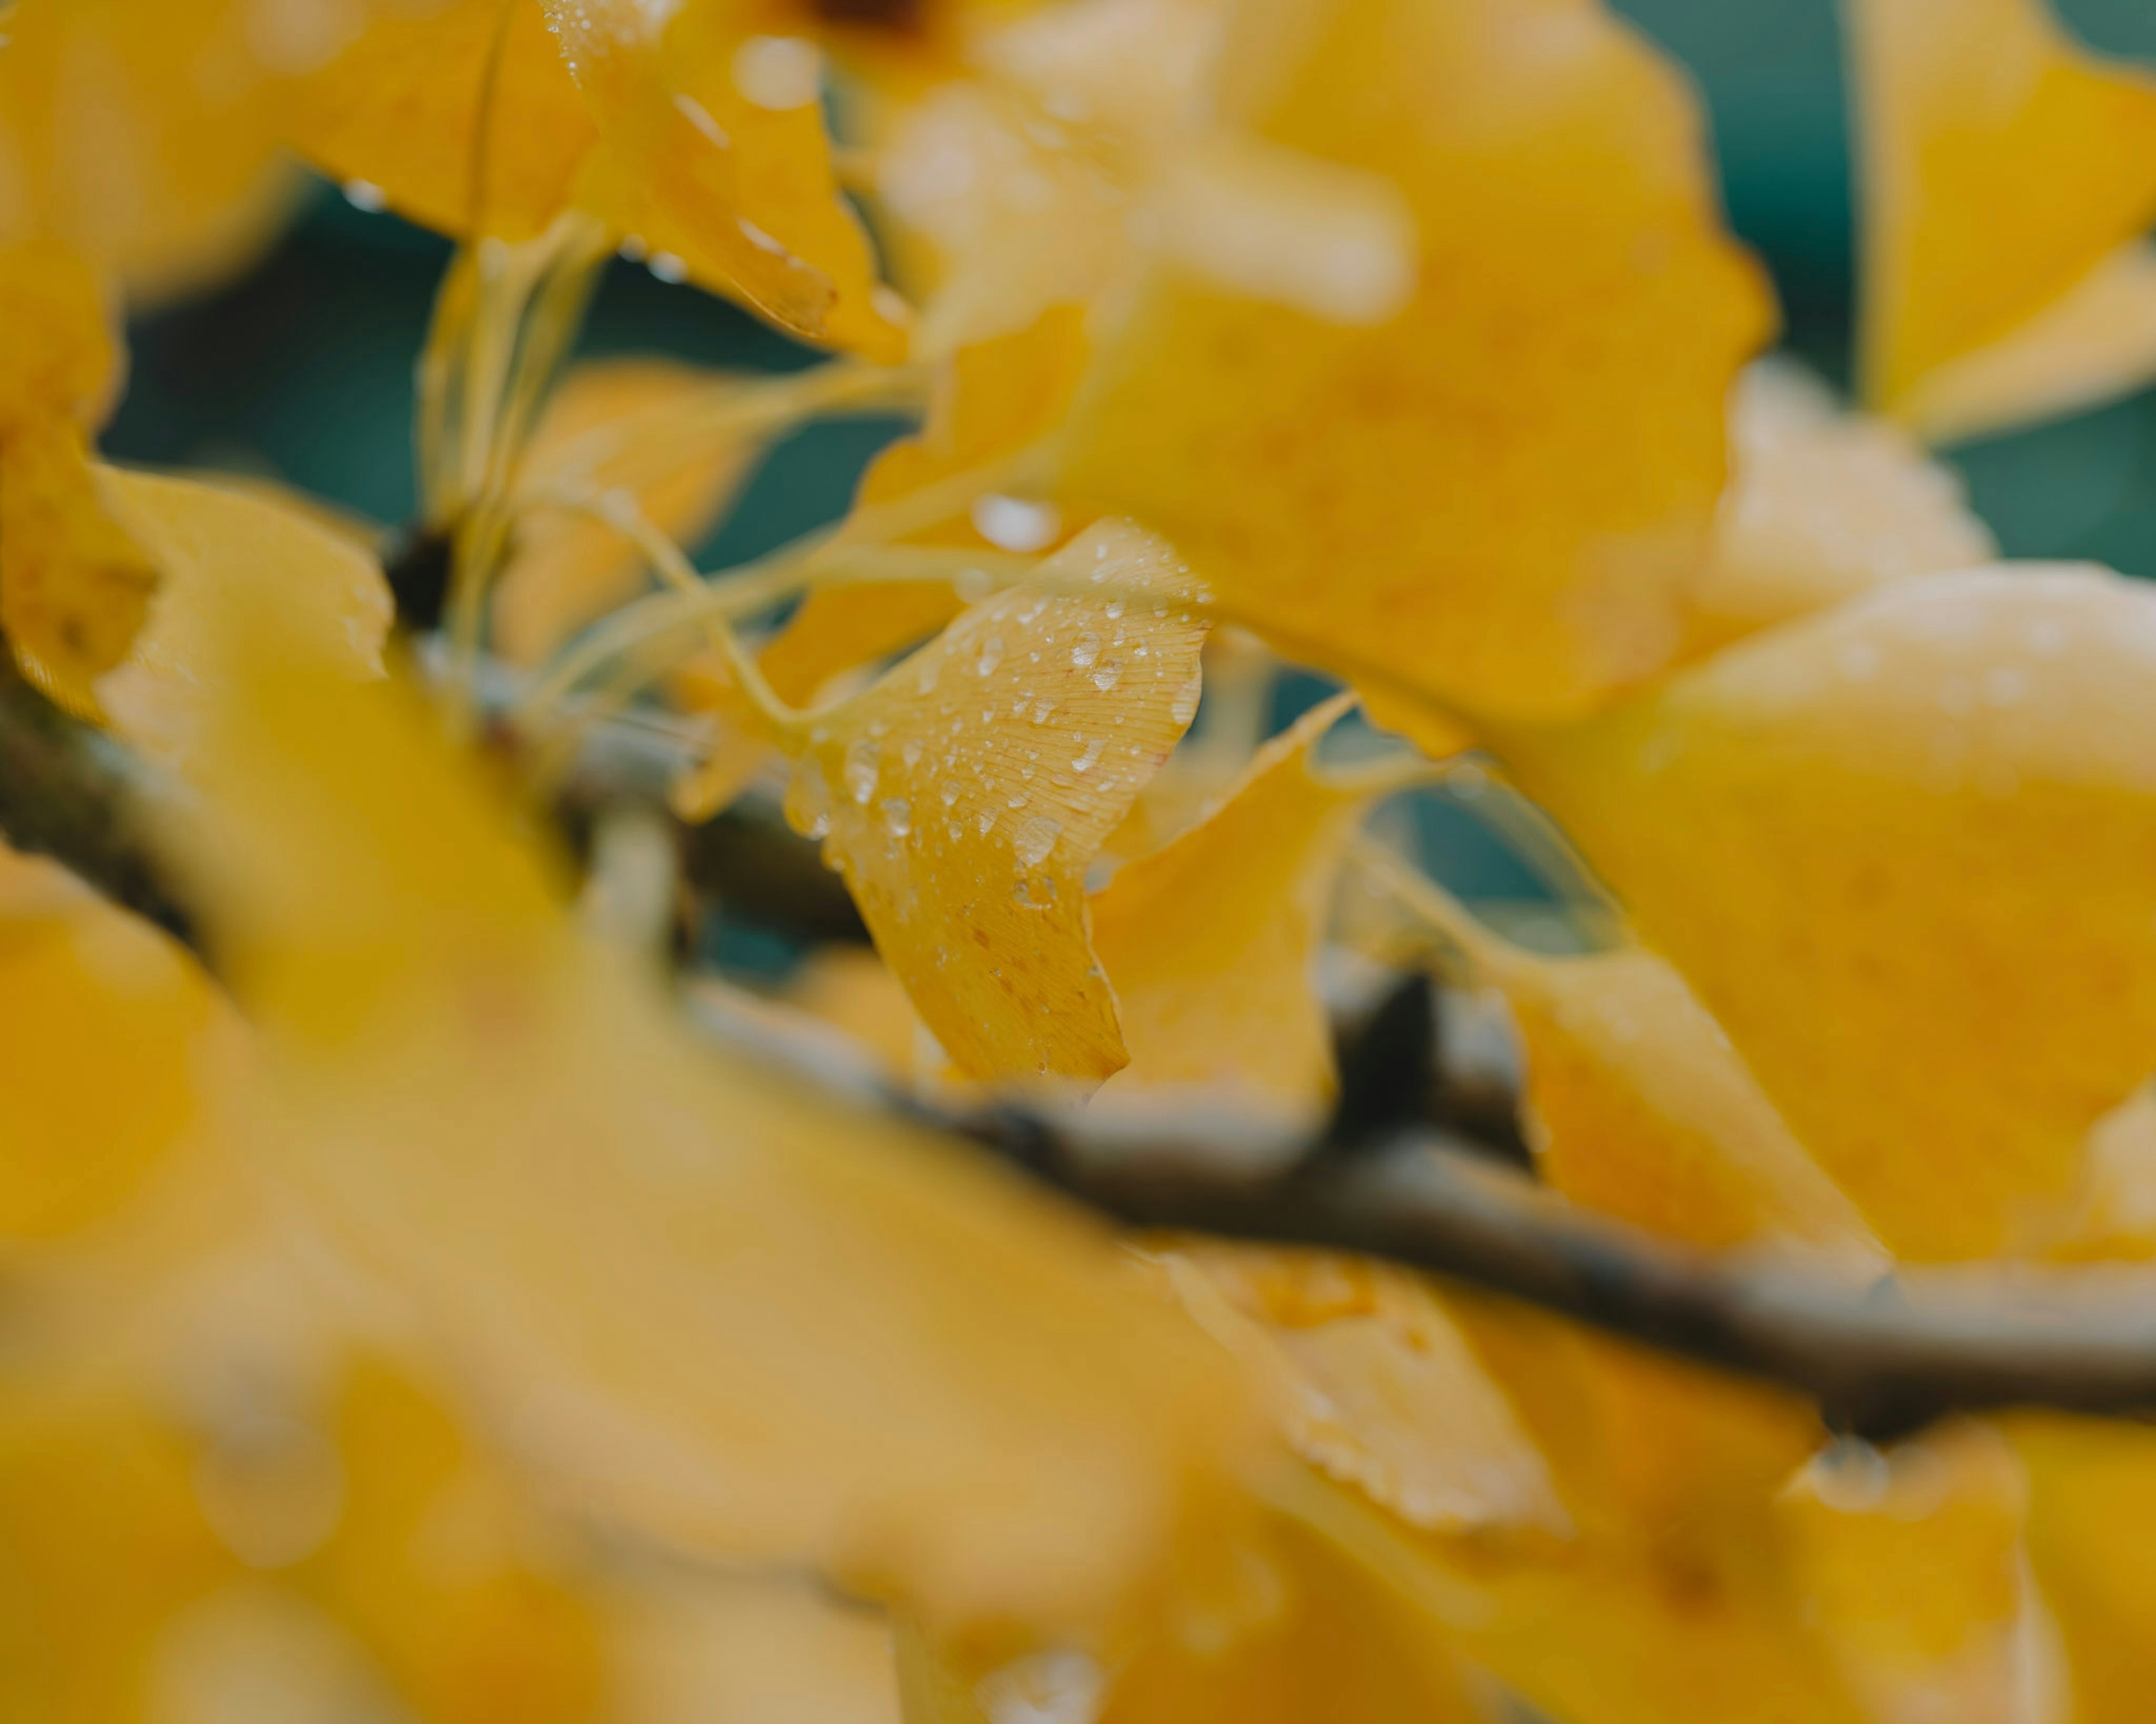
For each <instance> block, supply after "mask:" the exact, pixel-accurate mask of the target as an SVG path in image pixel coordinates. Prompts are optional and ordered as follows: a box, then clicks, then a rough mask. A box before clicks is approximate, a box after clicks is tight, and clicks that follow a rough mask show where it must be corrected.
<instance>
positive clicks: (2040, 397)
mask: <svg viewBox="0 0 2156 1724" xmlns="http://www.w3.org/2000/svg"><path fill="white" fill-rule="evenodd" d="M1848 15H1849V19H1850V24H1851V33H1852V39H1853V42H1854V45H1855V64H1856V74H1857V89H1858V93H1859V99H1860V104H1861V108H1860V112H1861V126H1860V133H1861V143H1862V148H1863V170H1864V182H1863V186H1864V189H1863V198H1862V202H1863V278H1864V279H1863V300H1864V307H1863V310H1864V323H1863V335H1864V345H1865V351H1864V356H1863V363H1864V371H1865V391H1866V394H1867V396H1868V397H1869V398H1871V400H1872V401H1873V402H1874V403H1876V405H1878V406H1879V407H1881V408H1883V409H1884V410H1886V412H1888V413H1893V414H1895V415H1897V417H1901V418H1906V419H1907V420H1908V421H1910V422H1911V423H1913V424H1915V425H1917V427H1918V428H1922V429H1926V430H1928V431H1930V432H1933V433H1935V434H1948V435H1953V434H1968V433H1971V432H1975V431H1980V430H1984V429H1987V428H1992V427H1994V426H1996V425H1999V424H2000V423H2011V422H2012V421H2013V420H2015V419H2016V418H2024V417H2026V416H2029V415H2030V414H2031V413H2045V412H2056V411H2058V410H2060V409H2061V408H2066V407H2070V406H2073V405H2077V404H2079V403H2081V402H2082V401H2085V400H2087V399H2089V398H2092V397H2096V396H2100V395H2103V394H2108V393H2117V392H2118V391H2120V390H2123V389H2125V388H2128V387H2133V385H2135V384H2137V383H2138V382H2141V381H2143V380H2144V379H2145V378H2146V377H2148V375H2149V373H2150V372H2151V370H2152V368H2156V341H2152V339H2151V323H2150V316H2151V314H2150V310H2149V297H2148V295H2149V290H2150V287H2151V285H2152V281H2156V277H2152V275H2151V271H2150V269H2149V265H2148V261H2147V260H2146V259H2144V258H2141V257H2139V256H2138V250H2139V246H2138V241H2139V238H2140V236H2141V234H2142V233H2143V230H2144V229H2146V228H2148V225H2149V223H2150V221H2151V220H2152V219H2153V218H2156V80H2152V79H2151V78H2149V77H2148V75H2147V74H2143V73H2141V72H2138V71H2137V70H2134V69H2131V68H2128V67H2126V66H2123V65H2119V64H2112V63H2109V62H2106V61H2103V60H2101V59H2097V58H2096V57H2095V56H2093V55H2092V54H2087V53H2086V52H2084V51H2082V49H2080V48H2078V47H2077V46H2076V45H2075V44H2072V43H2071V42H2070V41H2069V40H2068V39H2067V38H2066V33H2065V32H2064V31H2063V30H2061V28H2060V27H2059V26H2058V24H2057V23H2056V22H2055V21H2054V20H2053V18H2051V15H2050V13H2049V12H2048V10H2047V8H2046V6H2045V4H2044V3H2043V0H1944V3H1942V0H1854V3H1852V4H1851V7H1850V8H1849V14H1848ZM2017 341H2025V342H2028V343H2031V344H2033V345H2031V346H2027V347H2025V349H2024V350H2023V351H2021V352H2020V353H2019V354H2013V355H2010V354H2009V352H2008V351H2007V349H2006V347H2005V346H2004V345H2003V344H2008V343H2014V342H2017ZM1964 367H1966V368H1964Z"/></svg>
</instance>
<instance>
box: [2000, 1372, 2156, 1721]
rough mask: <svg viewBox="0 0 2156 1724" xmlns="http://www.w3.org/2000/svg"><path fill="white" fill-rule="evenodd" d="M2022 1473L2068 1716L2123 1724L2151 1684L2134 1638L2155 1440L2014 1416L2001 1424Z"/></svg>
mask: <svg viewBox="0 0 2156 1724" xmlns="http://www.w3.org/2000/svg"><path fill="white" fill-rule="evenodd" d="M2005 1429H2006V1432H2007V1434H2008V1436H2009V1437H2010V1439H2011V1440H2012V1442H2013V1444H2014V1449H2015V1454H2016V1455H2019V1456H2020V1460H2021V1462H2022V1465H2024V1467H2025V1469H2026V1472H2027V1489H2028V1493H2029V1513H2028V1526H2027V1532H2026V1539H2027V1544H2028V1556H2029V1563H2030V1569H2031V1571H2032V1573H2033V1575H2034V1578H2035V1583H2036V1585H2037V1587H2038V1588H2039V1589H2040V1592H2041V1594H2042V1598H2043V1603H2044V1605H2045V1608H2046V1614H2047V1615H2048V1616H2049V1618H2050V1619H2051V1624H2053V1626H2054V1629H2055V1631H2056V1634H2057V1635H2058V1637H2059V1640H2060V1642H2061V1644H2062V1645H2063V1648H2064V1650H2065V1652H2066V1659H2067V1662H2068V1664H2069V1665H2070V1667H2071V1674H2072V1680H2073V1698H2074V1716H2075V1717H2076V1718H2077V1719H2081V1720H2082V1721H2085V1724H2129V1721H2131V1720H2133V1719H2136V1718H2138V1717H2139V1716H2141V1713H2142V1711H2143V1709H2144V1708H2145V1707H2146V1706H2147V1705H2148V1692H2149V1687H2148V1685H2149V1683H2150V1682H2151V1681H2152V1680H2156V1646H2152V1645H2151V1644H2150V1643H2149V1639H2148V1635H2146V1634H2143V1632H2142V1631H2141V1627H2140V1624H2141V1623H2142V1621H2143V1611H2144V1610H2145V1609H2146V1608H2147V1600H2148V1596H2149V1590H2148V1589H2149V1588H2151V1587H2152V1586H2156V1550H2152V1549H2151V1548H2150V1546H2149V1542H2148V1540H2147V1539H2145V1538H2143V1537H2139V1536H2138V1534H2139V1529H2141V1528H2142V1527H2144V1526H2148V1524H2149V1516H2151V1515H2152V1514H2156V1432H2151V1431H2150V1430H2149V1429H2148V1427H2147V1426H2146V1425H2144V1424H2138V1423H2134V1422H2132V1421H2128V1420H2123V1419H2121V1420H2112V1419H2070V1418H2066V1417H2065V1416H2063V1415H2061V1414H2024V1415H2018V1416H2016V1417H2015V1418H2013V1419H2010V1420H2009V1421H2007V1423H2006V1426H2005Z"/></svg>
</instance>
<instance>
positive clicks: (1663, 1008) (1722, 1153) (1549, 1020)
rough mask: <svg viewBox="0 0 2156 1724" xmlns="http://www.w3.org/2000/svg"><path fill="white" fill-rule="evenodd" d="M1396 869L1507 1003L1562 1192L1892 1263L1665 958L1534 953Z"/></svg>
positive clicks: (1540, 1153) (1691, 1235) (1670, 1221)
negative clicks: (1884, 1259)
mask: <svg viewBox="0 0 2156 1724" xmlns="http://www.w3.org/2000/svg"><path fill="white" fill-rule="evenodd" d="M1385 875H1386V878H1387V880H1389V882H1390V883H1391V884H1392V885H1394V890H1397V891H1399V893H1401V894H1402V895H1404V896H1406V897H1407V898H1409V900H1411V901H1412V903H1413V905H1414V907H1415V908H1416V909H1417V910H1418V911H1420V913H1421V914H1422V916H1424V919H1425V920H1427V921H1429V922H1430V923H1431V924H1432V925H1433V926H1435V927H1436V928H1438V929H1439V930H1440V931H1441V932H1442V933H1443V934H1444V935H1445V937H1446V938H1447V939H1448V940H1449V941H1450V942H1451V943H1452V944H1453V945H1455V947H1458V948H1459V951H1460V954H1461V955H1462V956H1463V957H1465V958H1466V961H1467V962H1468V964H1469V966H1470V967H1471V970H1472V972H1473V974H1474V977H1475V979H1476V981H1477V982H1478V983H1481V984H1482V985H1484V986H1486V987H1490V988H1496V989H1497V990H1498V991H1499V992H1500V993H1502V994H1503V996H1504V998H1505V1002H1506V1003H1507V1006H1509V1007H1510V1008H1511V1010H1512V1021H1513V1024H1514V1026H1515V1028H1516V1029H1517V1031H1518V1034H1519V1037H1520V1042H1521V1053H1522V1056H1523V1060H1524V1064H1525V1066H1526V1070H1525V1073H1524V1075H1523V1079H1522V1089H1521V1096H1520V1101H1521V1115H1522V1123H1523V1125H1524V1126H1526V1128H1527V1135H1528V1138H1529V1141H1530V1142H1532V1145H1533V1147H1534V1150H1535V1155H1536V1161H1537V1166H1538V1167H1539V1168H1540V1170H1541V1172H1542V1175H1543V1178H1545V1179H1547V1180H1548V1182H1549V1183H1551V1184H1552V1185H1553V1186H1555V1187H1556V1188H1557V1189H1558V1190H1559V1191H1561V1192H1563V1193H1564V1194H1565V1195H1566V1196H1567V1197H1568V1198H1572V1199H1573V1201H1574V1202H1575V1203H1584V1204H1586V1205H1588V1206H1589V1208H1595V1209H1600V1210H1603V1211H1604V1212H1605V1213H1609V1214H1613V1215H1616V1216H1619V1217H1620V1218H1622V1219H1625V1220H1626V1221H1629V1222H1630V1223H1632V1224H1634V1225H1635V1226H1638V1227H1644V1228H1647V1229H1651V1230H1652V1231H1654V1232H1656V1233H1660V1234H1666V1235H1667V1236H1669V1237H1671V1238H1672V1239H1682V1240H1685V1241H1686V1243H1688V1244H1694V1245H1700V1246H1704V1247H1707V1248H1709V1249H1728V1248H1731V1247H1734V1246H1738V1245H1744V1244H1762V1243H1769V1242H1774V1241H1779V1242H1782V1243H1785V1244H1789V1243H1802V1244H1806V1245H1809V1246H1812V1247H1814V1248H1816V1249H1819V1250H1820V1251H1821V1252H1822V1253H1830V1254H1832V1255H1834V1256H1835V1257H1836V1258H1838V1259H1840V1260H1843V1261H1844V1262H1845V1264H1846V1265H1848V1266H1850V1267H1851V1268H1856V1269H1866V1268H1870V1269H1876V1268H1879V1267H1881V1266H1883V1257H1884V1254H1883V1253H1882V1252H1881V1249H1880V1247H1879V1244H1878V1242H1877V1241H1876V1239H1873V1238H1872V1237H1871V1230H1870V1229H1869V1228H1867V1227H1866V1225H1865V1222H1864V1219H1863V1217H1862V1216H1861V1214H1859V1213H1857V1210H1856V1207H1855V1205H1853V1204H1852V1203H1851V1202H1850V1200H1849V1199H1848V1198H1846V1197H1845V1196H1844V1195H1843V1194H1842V1193H1841V1192H1840V1190H1838V1189H1837V1188H1835V1184H1834V1183H1833V1182H1832V1181H1831V1180H1830V1179H1829V1178H1827V1177H1826V1175H1825V1173H1824V1172H1821V1171H1820V1167H1819V1164H1818V1163H1817V1162H1815V1161H1813V1160H1812V1158H1811V1157H1810V1156H1809V1155H1808V1154H1807V1153H1806V1152H1805V1151H1804V1146H1803V1145H1802V1144H1801V1143H1799V1142H1798V1141H1797V1139H1796V1137H1795V1136H1794V1134H1793V1133H1792V1132H1791V1131H1790V1130H1789V1126H1788V1124H1787V1122H1786V1121H1784V1119H1783V1117H1782V1116H1781V1114H1780V1113H1779V1111H1776V1109H1775V1107H1774V1103H1773V1102H1771V1101H1768V1099H1767V1097H1766V1096H1765V1095H1763V1093H1762V1092H1761V1090H1760V1089H1759V1085H1758V1081H1757V1080H1755V1079H1754V1078H1753V1075H1752V1074H1751V1071H1750V1070H1749V1069H1748V1068H1747V1066H1746V1065H1745V1064H1744V1060H1743V1056H1742V1055H1740V1054H1738V1052H1737V1050H1736V1049H1734V1048H1732V1046H1731V1045H1730V1044H1729V1038H1728V1037H1727V1035H1725V1034H1723V1033H1722V1028H1721V1026H1720V1025H1719V1024H1717V1023H1716V1022H1715V1021H1714V1019H1713V1018H1712V1017H1711V1016H1709V1015H1708V1013H1707V1008H1705V1007H1704V1006H1702V1005H1701V1004H1700V1003H1699V1000H1698V998H1697V996H1696V995H1695V994H1694V993H1692V991H1691V988H1688V987H1687V986H1686V983H1685V980H1684V977H1681V976H1680V975H1679V974H1678V973H1677V972H1676V971H1675V970H1674V969H1672V968H1671V967H1670V966H1669V965H1668V964H1667V963H1666V962H1664V961H1663V960H1662V959H1661V957H1657V956H1656V955H1655V953H1653V952H1649V951H1648V950H1646V949H1645V947H1640V946H1637V945H1632V944H1626V945H1623V946H1620V947H1614V948H1612V949H1610V950H1608V951H1603V952H1586V953H1580V954H1576V955H1572V956H1566V957H1552V956H1548V955H1546V954H1543V953H1541V952H1531V951H1529V950H1527V948H1526V947H1522V946H1518V945H1515V944H1514V943H1513V942H1511V941H1508V940H1507V939H1504V938H1503V937H1502V936H1500V935H1498V934H1497V933H1496V931H1493V930H1492V929H1491V928H1490V927H1488V926H1486V925H1485V924H1484V923H1483V922H1481V921H1479V920H1478V919H1477V918H1476V916H1475V915H1474V914H1473V912H1472V911H1470V910H1469V909H1468V908H1467V907H1466V906H1465V905H1463V904H1461V903H1460V901H1459V900H1457V899H1455V898H1454V897H1453V896H1452V895H1451V894H1450V893H1449V892H1446V891H1445V890H1444V889H1443V888H1442V887H1440V886H1439V885H1436V884H1435V882H1434V881H1431V880H1426V879H1424V878H1423V877H1422V876H1420V875H1415V874H1412V873H1409V872H1407V871H1406V870H1404V865H1388V866H1387V867H1386V870H1385Z"/></svg>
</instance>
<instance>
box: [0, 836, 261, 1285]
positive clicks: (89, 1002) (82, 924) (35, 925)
mask: <svg viewBox="0 0 2156 1724" xmlns="http://www.w3.org/2000/svg"><path fill="white" fill-rule="evenodd" d="M237 1029H238V1026H237V1024H236V1023H235V1022H234V1018H233V1017H232V1015H231V1013H230V1012H229V1011H228V1009H227V1008H225V1006H224V1005H223V1002H222V999H221V998H220V996H219V995H218V992H217V990H216V989H215V988H214V987H213V986H212V984H211V983H210V982H209V980H208V977H205V976H204V975H203V972H202V971H201V970H200V969H199V968H198V967H197V966H196V964H195V962H194V961H193V958H191V957H189V956H188V955H187V953H186V952H182V951H181V950H180V949H179V948H178V947H176V946H175V945H174V944H173V943H172V941H171V940H170V939H168V938H167V936H165V935H163V934H162V933H160V932H158V931H157V930H156V929H154V928H152V927H151V926H149V925H148V924H147V923H146V922H143V921H139V920H138V919H137V918H136V917H134V916H130V915H128V914H127V913H126V911H122V910H119V909H116V908H115V907H114V906H112V905H110V904H108V903H106V902H105V900H103V899H101V898H100V897H98V896H97V895H96V894H95V893H94V892H92V891H91V890H90V889H89V888H88V887H87V886H85V885H82V884H81V883H80V881H78V880H75V879H74V876H73V875H69V874H68V873H67V872H66V871H65V870H63V869H61V868H60V867H59V865H57V864H54V863H52V862H49V861H45V860H44V859H33V858H30V857H26V856H19V855H17V854H15V853H14V852H13V851H12V850H9V849H6V848H5V847H4V846H0V1142H5V1144H6V1145H7V1153H6V1155H5V1156H4V1157H0V1242H15V1241H21V1240H24V1239H44V1238H49V1237H52V1236H54V1235H56V1234H63V1233H66V1232H69V1231H70V1230H72V1229H76V1228H79V1227H80V1226H82V1225H84V1224H86V1223H89V1222H91V1221H94V1220H95V1219H98V1218H100V1216H102V1215H104V1214H105V1213H109V1212H110V1210H112V1209H113V1208H115V1207H116V1206H117V1205H118V1204H119V1203H121V1202H122V1201H123V1200H124V1199H125V1198H126V1197H127V1196H128V1195H129V1194H131V1193H132V1192H134V1191H135V1190H136V1188H138V1187H139V1186H140V1185H141V1183H142V1181H143V1179H144V1178H146V1175H147V1174H148V1173H149V1172H150V1171H151V1169H152V1168H153V1167H156V1166H157V1164H158V1162H160V1161H161V1159H162V1157H165V1156H166V1155H167V1154H168V1153H170V1152H172V1151H174V1149H175V1148H176V1147H177V1146H178V1145H180V1144H181V1143H182V1142H183V1141H186V1140H187V1139H188V1138H189V1137H191V1136H192V1135H193V1134H197V1133H199V1132H201V1131H203V1130H205V1129H207V1126H208V1120H209V1118H210V1114H211V1107H210V1091H209V1089H208V1062H209V1061H210V1060H211V1059H212V1057H213V1053H214V1052H215V1050H216V1049H218V1047H220V1046H221V1045H223V1044H225V1043H227V1042H228V1041H229V1039H231V1038H232V1037H233V1036H234V1035H235V1034H237Z"/></svg>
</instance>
